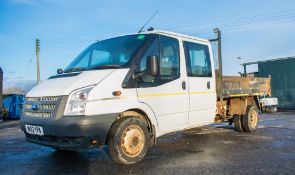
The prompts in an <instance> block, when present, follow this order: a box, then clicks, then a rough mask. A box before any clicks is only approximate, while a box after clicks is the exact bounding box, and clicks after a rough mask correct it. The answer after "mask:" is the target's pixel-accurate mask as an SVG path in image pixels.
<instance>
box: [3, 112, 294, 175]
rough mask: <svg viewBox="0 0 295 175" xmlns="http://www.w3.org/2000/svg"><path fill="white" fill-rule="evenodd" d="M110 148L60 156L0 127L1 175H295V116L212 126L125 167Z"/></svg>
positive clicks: (170, 137)
mask: <svg viewBox="0 0 295 175" xmlns="http://www.w3.org/2000/svg"><path fill="white" fill-rule="evenodd" d="M106 151H107V147H104V148H97V149H93V150H85V151H81V152H71V151H68V152H57V151H55V150H53V149H51V148H47V147H43V146H39V145H35V144H32V143H28V142H26V140H25V137H24V134H23V132H22V131H21V130H20V128H19V124H18V122H17V121H13V122H11V123H9V122H8V123H7V122H0V175H6V174H13V175H18V174H38V175H39V174H54V175H59V174H153V175H157V174H169V175H170V174H294V175H295V112H279V113H274V114H261V115H260V125H259V129H258V130H257V131H256V132H254V133H240V132H236V131H234V129H233V127H232V126H227V125H211V126H205V127H203V128H196V129H191V130H187V131H182V132H176V133H171V134H167V135H165V136H162V137H160V138H158V139H157V145H156V146H155V147H154V148H152V149H150V150H149V151H148V153H147V155H146V157H145V159H144V160H143V161H142V162H140V163H138V164H135V165H129V166H123V165H118V164H116V163H114V162H113V161H112V159H111V158H110V156H109V155H108V154H107V152H106Z"/></svg>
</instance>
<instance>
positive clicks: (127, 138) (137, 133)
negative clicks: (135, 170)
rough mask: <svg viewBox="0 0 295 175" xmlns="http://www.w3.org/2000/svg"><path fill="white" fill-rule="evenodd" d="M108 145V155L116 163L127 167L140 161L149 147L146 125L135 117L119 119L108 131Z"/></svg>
mask: <svg viewBox="0 0 295 175" xmlns="http://www.w3.org/2000/svg"><path fill="white" fill-rule="evenodd" d="M108 145H109V153H110V155H111V157H112V158H113V159H114V160H115V161H116V162H117V163H120V164H125V165H128V164H134V163H137V162H139V161H141V160H142V159H143V158H144V156H145V154H146V152H147V149H148V145H149V131H148V128H147V125H146V123H145V122H144V121H143V120H141V119H139V118H136V117H124V118H121V119H119V120H118V121H117V122H116V123H115V124H114V125H113V126H112V128H111V130H110V133H109V137H108Z"/></svg>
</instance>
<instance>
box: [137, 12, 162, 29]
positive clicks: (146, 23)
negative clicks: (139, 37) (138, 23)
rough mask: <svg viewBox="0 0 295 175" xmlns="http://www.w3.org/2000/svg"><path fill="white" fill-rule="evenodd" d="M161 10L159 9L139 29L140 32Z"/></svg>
mask: <svg viewBox="0 0 295 175" xmlns="http://www.w3.org/2000/svg"><path fill="white" fill-rule="evenodd" d="M158 12H159V10H157V11H156V12H155V13H154V14H153V15H152V16H151V17H150V18H149V19H148V20H147V22H146V23H145V24H144V25H143V26H142V27H141V28H140V30H139V31H138V33H140V32H142V30H143V29H144V27H145V26H146V25H147V24H148V23H149V22H150V21H151V20H152V19H153V17H154V16H155V15H156V14H157V13H158Z"/></svg>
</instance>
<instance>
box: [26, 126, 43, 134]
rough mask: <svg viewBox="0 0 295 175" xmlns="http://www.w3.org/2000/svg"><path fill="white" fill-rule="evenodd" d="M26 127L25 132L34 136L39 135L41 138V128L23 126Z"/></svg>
mask: <svg viewBox="0 0 295 175" xmlns="http://www.w3.org/2000/svg"><path fill="white" fill-rule="evenodd" d="M25 126H26V131H27V133H29V134H34V135H39V136H43V135H44V132H43V128H42V127H41V126H33V125H25Z"/></svg>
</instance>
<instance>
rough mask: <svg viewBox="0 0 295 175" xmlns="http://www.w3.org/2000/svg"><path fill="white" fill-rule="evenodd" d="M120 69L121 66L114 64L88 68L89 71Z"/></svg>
mask: <svg viewBox="0 0 295 175" xmlns="http://www.w3.org/2000/svg"><path fill="white" fill-rule="evenodd" d="M120 67H122V66H121V65H115V64H106V65H99V66H94V67H92V68H90V69H91V70H93V69H110V68H120Z"/></svg>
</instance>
